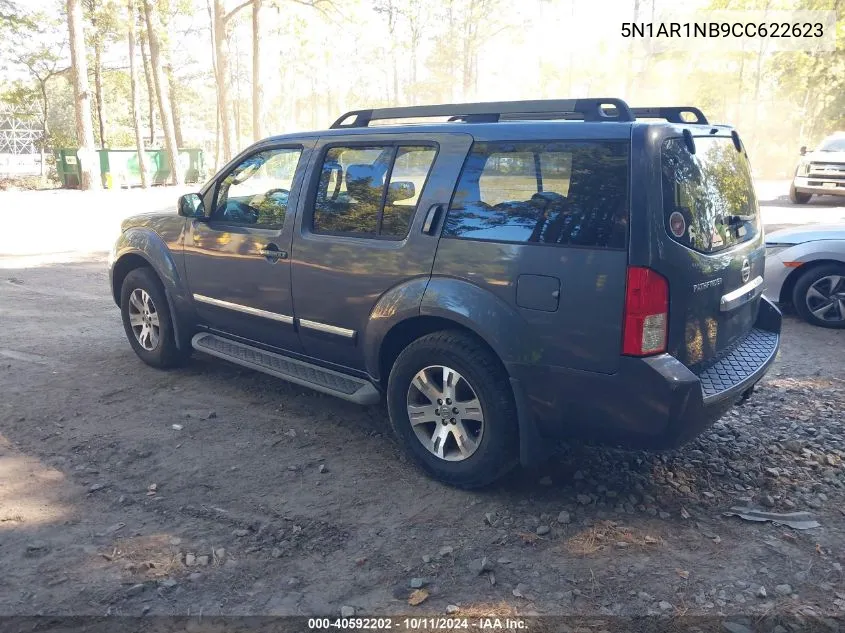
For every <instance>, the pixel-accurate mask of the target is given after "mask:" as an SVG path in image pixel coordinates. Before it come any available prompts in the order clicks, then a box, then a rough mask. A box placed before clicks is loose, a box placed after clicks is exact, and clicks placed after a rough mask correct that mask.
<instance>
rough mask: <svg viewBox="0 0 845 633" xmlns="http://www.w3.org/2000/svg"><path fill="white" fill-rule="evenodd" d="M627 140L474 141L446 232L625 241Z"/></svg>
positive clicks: (611, 244)
mask: <svg viewBox="0 0 845 633" xmlns="http://www.w3.org/2000/svg"><path fill="white" fill-rule="evenodd" d="M628 153H629V151H628V143H627V142H625V141H591V142H545V143H537V142H518V143H512V142H496V143H475V144H474V145H473V148H472V151H471V152H470V155H469V157H468V158H467V161H466V164H465V165H464V168H463V171H462V173H461V178H460V181H459V182H458V187H457V189H456V190H455V195H454V196H453V198H452V204H451V205H450V207H449V214H448V217H447V219H446V225H445V227H444V230H443V236H444V237H455V238H463V239H476V240H485V241H494V242H528V243H536V244H548V245H559V246H584V247H594V248H625V245H626V238H627V225H628Z"/></svg>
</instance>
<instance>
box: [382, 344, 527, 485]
mask: <svg viewBox="0 0 845 633" xmlns="http://www.w3.org/2000/svg"><path fill="white" fill-rule="evenodd" d="M432 365H443V366H446V367H450V368H452V369H454V370H455V371H456V372H458V373H459V374H461V376H463V377H464V379H465V381H466V383H467V384H468V385H469V386H470V387H471V388H472V390H473V391H474V392H475V396H476V397H477V398H478V400H479V401H480V404H481V410H482V414H483V418H484V420H483V432H482V433H481V439H480V441H478V443H477V448H476V449H475V450H474V452H473V453H472V454H470V455H469V456H468V457H465V458H463V459H462V461H447V460H446V459H443V458H441V457H438V456H436V455H435V454H433V453H432V452H431V451H430V450H429V449H428V448H426V447H425V446H423V443H422V440H421V439H420V438H418V437H417V434H416V433H415V431H414V429H413V428H412V425H411V421H410V417H409V413H408V394H409V389H410V387H411V382H412V381H413V379H414V377H415V376H416V374H417V373H418V372H420V371H421V370H423V369H424V368H426V367H430V366H432ZM387 407H388V411H389V413H390V423H391V425H392V426H393V430H394V432H395V433H396V435H397V436H398V437H399V439H400V440H401V442H402V444H403V445H404V447H405V449H406V451H407V452H408V454H409V455H410V456H411V457H412V458H413V459H414V461H415V462H416V463H417V464H418V465H419V466H420V467H421V468H422V469H423V470H424V471H425V472H426V473H428V474H429V475H430V476H431V477H433V478H434V479H437V480H438V481H441V482H443V483H446V484H449V485H451V486H456V487H459V488H480V487H482V486H486V485H488V484H490V483H492V482H493V481H495V480H497V479H499V478H500V477H502V476H503V475H505V474H506V473H507V472H508V471H510V470H512V469H513V468H514V466H516V464H517V463H518V455H519V433H518V426H517V415H516V405H515V403H514V398H513V391H512V390H511V386H510V381H509V380H508V376H507V373H506V372H505V370H504V368H503V367H502V365H501V363H500V362H499V359H498V358H497V357H496V355H495V354H493V352H492V351H490V349H489V348H487V347H486V346H485V345H483V344H482V343H481V342H479V341H478V340H477V339H475V338H473V337H472V336H470V335H467V334H464V333H461V332H455V331H448V330H446V331H440V332H434V333H432V334H428V335H426V336H423V337H421V338H419V339H417V340H416V341H414V342H413V343H411V344H410V345H408V347H406V348H405V349H404V350H403V351H402V353H401V354H399V357H398V358H397V359H396V362H395V363H394V364H393V367H392V369H391V371H390V378H389V380H388V385H387ZM437 424H438V423H437V422H434V426H433V427H430V428H435V429H436V428H437ZM444 425H446V423H445V422H444ZM448 441H449V440H448V439H447V440H446V442H448ZM446 442H444V443H446Z"/></svg>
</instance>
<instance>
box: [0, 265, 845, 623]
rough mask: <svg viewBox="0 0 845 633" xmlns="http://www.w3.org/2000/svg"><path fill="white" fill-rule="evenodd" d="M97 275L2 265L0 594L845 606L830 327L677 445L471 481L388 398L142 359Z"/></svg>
mask: <svg viewBox="0 0 845 633" xmlns="http://www.w3.org/2000/svg"><path fill="white" fill-rule="evenodd" d="M106 286H107V283H106V273H105V266H104V262H103V261H102V260H101V259H92V260H89V261H83V262H77V263H72V264H60V265H43V266H35V267H29V268H8V267H7V268H6V269H4V270H3V271H2V275H0V317H2V323H3V327H2V328H0V389H2V393H3V399H2V404H0V613H2V614H39V613H51V614H55V613H60V614H98V615H101V614H104V613H109V614H141V613H147V612H149V613H152V614H176V613H178V614H198V613H203V614H206V615H214V614H300V615H301V614H339V613H340V611H341V608H342V607H349V608H353V609H354V610H355V613H358V614H367V613H370V614H373V613H380V614H384V613H393V614H398V613H409V612H412V613H446V612H447V610H448V611H453V610H454V608H455V607H458V611H457V613H459V614H460V613H472V612H480V611H485V610H494V611H496V612H501V613H520V614H530V613H541V614H547V613H553V614H559V613H567V614H583V615H592V614H620V615H632V614H648V613H668V614H717V613H723V614H735V613H746V614H748V613H752V614H763V613H771V612H773V611H774V612H792V611H795V610H802V611H803V612H805V613H806V612H812V611H808V610H814V611H815V612H817V613H827V614H840V615H841V614H842V613H843V612H845V584H843V572H842V565H843V563H845V515H843V508H845V504H843V497H845V495H843V485H845V466H843V458H845V433H843V426H842V422H843V411H845V406H843V404H845V370H843V365H842V362H841V350H842V344H843V342H844V341H845V332H842V331H838V332H837V331H830V330H823V329H818V328H812V327H810V326H808V325H805V324H803V323H802V322H799V321H797V320H795V319H793V318H789V319H787V320H786V323H785V330H784V343H783V349H782V352H781V355H780V358H779V360H778V362H777V364H776V365H775V366H774V368H773V370H772V371H771V373H770V375H769V377H768V378H767V379H766V381H765V383H764V384H762V386H761V387H760V388H759V389H758V391H757V392H756V394H755V395H754V397H753V398H752V400H751V401H749V402H748V403H746V404H745V405H744V406H742V407H737V408H735V409H734V410H732V411H731V412H730V413H729V415H728V416H727V417H726V418H725V419H724V420H723V421H722V422H719V423H717V424H716V425H715V426H714V427H713V428H712V430H710V431H709V432H708V433H705V434H704V435H703V436H702V437H701V438H700V439H698V440H696V441H694V442H693V443H691V444H690V445H688V446H686V447H685V448H683V449H682V450H678V451H675V452H670V453H662V454H655V453H646V452H633V451H623V450H614V449H607V448H599V447H589V446H583V445H572V446H564V447H562V448H561V452H560V454H559V455H558V456H557V457H556V458H555V459H553V460H552V461H551V462H550V463H548V464H547V465H544V466H543V467H542V468H540V469H539V470H536V471H530V472H526V471H520V472H518V473H516V474H515V476H514V477H513V478H511V479H510V480H509V481H507V482H505V483H504V484H502V485H500V486H498V487H495V488H493V489H490V490H486V491H482V492H475V493H468V492H462V491H457V490H452V489H449V488H445V487H443V486H441V485H439V484H436V483H434V482H432V481H430V480H428V479H426V478H425V477H423V476H422V475H421V474H420V473H419V472H418V471H417V470H416V469H415V468H414V467H412V466H411V465H410V464H408V463H406V462H405V460H404V458H403V457H402V454H401V451H400V450H399V449H398V447H397V446H396V445H395V443H394V442H393V440H392V438H391V436H390V432H389V430H388V426H387V424H386V415H385V411H384V410H383V409H382V408H381V407H370V408H359V407H356V406H354V405H351V404H348V403H345V402H342V401H339V400H335V399H333V398H331V397H328V396H322V395H320V394H316V393H313V392H310V391H308V390H305V389H301V388H298V387H295V386H292V385H288V384H286V383H283V382H279V381H276V380H274V379H272V378H269V377H266V376H263V375H260V374H256V373H253V372H250V371H246V370H242V369H240V368H237V367H234V366H232V365H229V364H226V363H224V362H220V361H216V360H212V359H209V358H205V357H201V356H199V355H197V356H196V358H195V359H194V361H193V362H192V363H191V364H190V365H189V366H188V367H186V368H183V369H180V370H176V371H171V372H159V371H156V370H153V369H151V368H149V367H147V366H145V365H143V364H141V362H140V361H138V360H137V359H136V358H135V356H134V354H133V353H132V351H131V350H130V348H129V345H128V343H127V342H126V341H125V340H124V335H123V332H122V329H121V326H120V320H119V315H118V310H117V308H116V307H115V306H114V305H113V304H112V302H111V299H110V298H109V296H108V295H107V292H106ZM174 425H176V426H175V427H174ZM737 505H752V506H754V507H756V508H760V509H769V510H771V511H777V512H785V511H796V510H800V511H808V512H810V513H811V514H812V517H813V518H814V519H815V520H817V521H818V522H819V523H820V524H821V527H819V528H815V529H811V530H806V531H798V530H793V529H790V528H786V527H783V526H780V527H778V526H775V525H772V524H770V523H750V522H745V521H743V520H741V519H739V518H736V517H725V516H722V513H723V512H724V511H726V510H729V509H730V508H731V507H732V506H737ZM418 586H421V588H420V591H421V592H422V593H419V594H416V596H417V597H426V599H425V600H424V601H423V602H422V603H421V604H419V605H417V606H410V605H409V604H408V602H407V601H408V599H409V597H410V596H411V593H412V591H414V590H415V588H416V587H418ZM348 612H349V611H348V609H347V613H348Z"/></svg>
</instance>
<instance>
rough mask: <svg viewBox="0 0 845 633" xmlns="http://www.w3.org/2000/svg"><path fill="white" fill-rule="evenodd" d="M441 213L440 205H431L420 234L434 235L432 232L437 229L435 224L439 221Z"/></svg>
mask: <svg viewBox="0 0 845 633" xmlns="http://www.w3.org/2000/svg"><path fill="white" fill-rule="evenodd" d="M442 211H443V205H442V204H433V205H431V207H430V208H429V210H428V213H427V214H426V216H425V222H423V227H422V232H423V233H425V234H426V235H434V230H435V229H436V228H437V224H438V223H439V221H440V214H441V213H442Z"/></svg>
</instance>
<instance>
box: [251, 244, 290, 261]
mask: <svg viewBox="0 0 845 633" xmlns="http://www.w3.org/2000/svg"><path fill="white" fill-rule="evenodd" d="M258 253H259V254H260V255H261V256H262V257H264V258H265V259H266V260H267V261H268V262H270V263H271V264H275V263H276V262H277V261H279V260H280V259H287V258H288V253H287V251H283V250H280V249H279V247H278V246H276V245H275V244H273V243H270V244H268V245H267V246H265V247H264V248H262V249H261V250H260V251H258Z"/></svg>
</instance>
